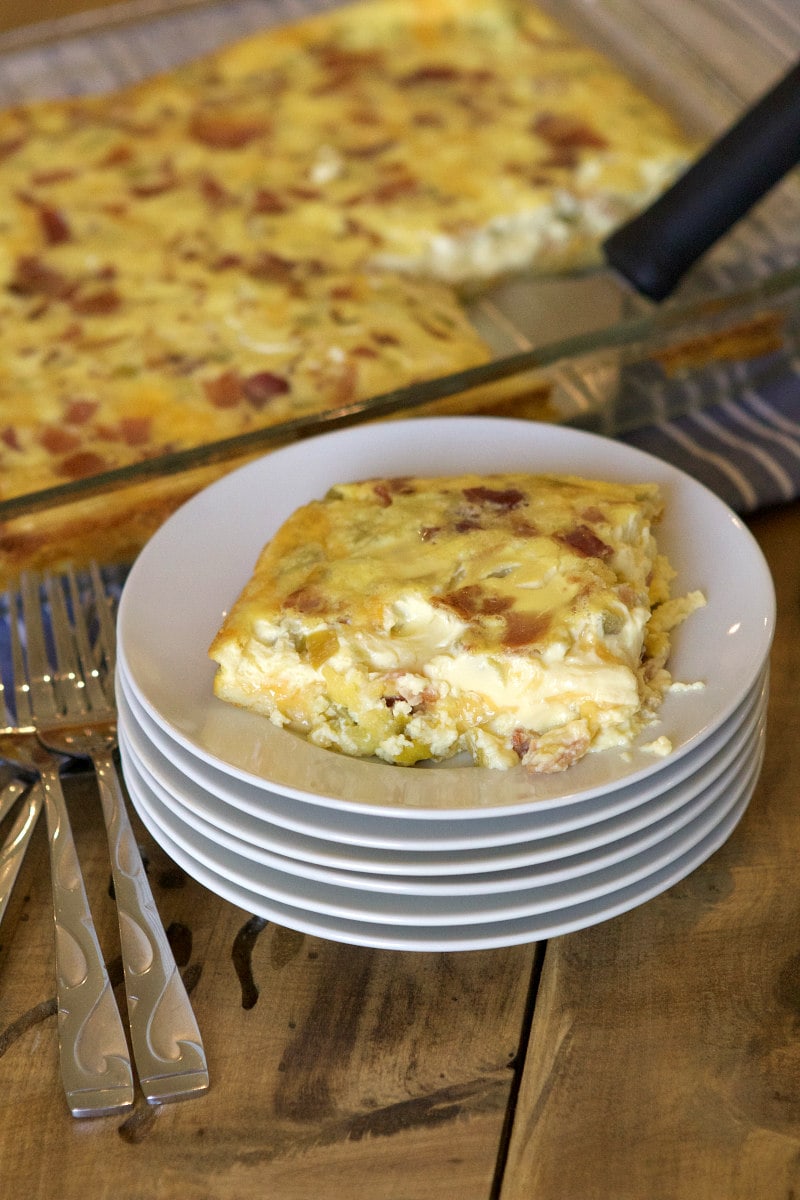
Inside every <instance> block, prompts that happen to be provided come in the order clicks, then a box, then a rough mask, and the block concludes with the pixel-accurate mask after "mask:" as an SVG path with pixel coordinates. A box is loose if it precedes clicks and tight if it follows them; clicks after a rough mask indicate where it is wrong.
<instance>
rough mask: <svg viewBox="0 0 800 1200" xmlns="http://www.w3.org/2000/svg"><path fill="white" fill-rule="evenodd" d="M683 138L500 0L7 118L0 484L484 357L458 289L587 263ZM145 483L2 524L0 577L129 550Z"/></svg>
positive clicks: (410, 0)
mask: <svg viewBox="0 0 800 1200" xmlns="http://www.w3.org/2000/svg"><path fill="white" fill-rule="evenodd" d="M693 151H694V147H693V146H692V145H691V144H690V143H689V142H688V141H687V140H686V138H685V137H684V136H683V135H682V134H681V133H680V131H679V130H678V129H677V128H676V127H675V125H674V124H673V122H672V121H671V120H670V118H669V117H668V116H667V114H665V113H664V112H663V111H661V109H660V108H659V107H658V106H657V105H655V104H654V103H652V102H651V101H650V100H648V99H647V98H645V97H644V96H643V95H642V94H641V93H639V92H638V91H637V89H636V88H635V87H634V86H633V85H632V84H631V83H630V82H629V81H628V80H626V79H625V78H623V77H622V76H621V75H620V73H619V72H618V71H617V70H616V69H615V68H614V67H613V66H611V64H610V63H608V62H607V61H606V60H604V59H603V58H601V57H600V56H599V55H597V54H595V53H594V52H593V51H591V50H589V49H587V48H586V47H584V46H581V45H580V44H578V43H577V42H576V41H575V40H574V38H572V37H571V36H569V35H568V34H567V33H566V32H565V31H564V30H563V29H561V28H560V27H559V26H558V25H556V24H554V23H553V22H552V21H551V20H550V19H549V18H548V17H545V16H544V15H543V14H541V13H539V12H538V11H537V10H536V9H535V8H534V7H533V6H532V5H530V4H528V3H526V2H525V3H521V2H517V0H458V2H457V3H456V2H455V0H370V2H368V3H361V4H355V5H349V6H344V7H340V8H336V9H334V10H332V11H330V12H327V13H324V14H321V15H319V16H315V17H313V18H310V19H308V20H305V21H301V22H299V23H296V24H293V25H289V26H286V27H284V28H280V29H272V30H268V31H266V32H263V33H256V34H254V35H252V36H251V37H249V38H246V39H245V40H243V41H242V42H240V43H237V44H235V45H233V46H230V47H227V48H223V49H221V50H219V51H218V52H216V53H214V54H211V55H209V56H207V57H205V58H203V59H201V60H198V61H196V62H193V63H189V64H187V65H185V66H181V67H179V68H176V69H175V70H173V71H171V72H169V73H168V74H164V75H160V76H157V77H155V78H153V79H150V80H147V81H145V82H144V83H142V84H139V85H137V86H134V87H130V88H126V89H124V90H121V91H119V92H117V93H115V94H112V95H107V96H87V97H81V98H71V99H65V100H63V101H53V102H42V103H33V104H27V105H18V106H15V107H14V108H13V109H9V110H8V111H6V112H3V113H0V405H1V406H2V413H3V417H2V425H0V496H3V497H8V496H14V495H19V494H25V493H26V492H31V491H35V490H37V489H39V488H44V487H48V486H50V485H52V484H58V483H63V482H67V481H71V480H76V479H81V478H84V477H86V476H90V475H94V474H96V473H98V472H100V471H104V470H109V469H114V468H117V467H121V466H124V465H126V464H128V463H132V462H137V461H139V460H141V459H145V458H148V459H152V458H154V457H156V456H158V455H159V454H161V453H164V452H168V451H170V450H174V449H180V448H183V447H187V446H192V445H197V444H199V443H202V442H206V441H210V440H216V439H222V438H226V437H233V436H235V435H237V434H239V433H246V432H248V431H250V430H253V429H256V428H259V427H261V426H264V425H271V424H275V423H277V422H281V421H284V420H287V419H291V418H293V417H298V416H302V415H304V414H307V413H309V412H314V411H319V410H323V409H331V408H333V409H335V408H338V407H341V406H342V405H346V404H350V403H352V402H353V401H357V400H360V399H366V398H368V397H370V396H374V395H376V394H379V393H381V392H385V391H390V390H393V389H395V388H399V387H402V386H403V385H406V384H409V383H412V382H414V381H416V380H419V379H422V378H430V377H435V376H441V375H446V374H449V373H451V372H454V371H458V370H460V369H462V368H464V367H468V366H472V365H475V364H477V363H480V362H483V361H485V360H486V359H487V358H488V357H489V354H490V351H489V349H488V347H487V346H486V345H485V343H484V342H483V340H482V338H481V337H480V336H479V334H478V333H477V332H476V330H475V329H473V328H472V326H471V324H470V322H469V321H468V319H467V317H466V315H465V310H464V307H463V302H462V300H461V299H460V298H459V295H458V294H457V293H456V291H454V290H453V287H452V286H451V285H455V286H456V287H458V288H470V289H471V288H475V287H481V286H485V285H486V284H487V283H488V282H489V281H491V280H493V279H495V278H497V277H498V276H502V275H504V274H506V273H508V272H519V271H523V270H528V269H531V270H536V271H550V270H553V269H554V268H557V269H565V268H569V267H572V266H575V265H584V264H585V263H586V262H588V261H590V260H591V259H592V258H593V257H595V256H596V253H597V246H598V243H599V240H600V239H601V238H602V237H603V236H604V235H605V234H606V233H607V232H608V230H609V229H610V228H611V227H612V226H613V225H614V224H616V223H618V222H619V221H621V220H623V219H624V218H625V217H626V216H628V215H629V214H630V213H632V212H633V211H635V210H637V209H638V208H640V207H641V206H642V205H643V204H644V203H646V201H647V200H648V199H649V198H650V197H651V196H653V195H654V194H655V193H656V192H657V191H658V190H659V189H660V188H661V187H662V185H663V184H664V183H666V182H667V180H668V179H669V178H671V177H672V176H673V175H674V174H675V173H676V172H677V171H678V170H679V169H680V168H681V167H682V166H683V165H685V163H686V162H687V161H688V160H689V159H690V158H691V156H692V154H693ZM186 494H187V482H186V481H185V480H180V481H176V482H175V486H174V501H173V506H174V504H176V503H178V502H179V501H180V500H182V499H184V498H185V495H186ZM161 495H162V501H161V503H159V504H157V505H154V506H153V508H152V509H151V514H152V520H151V522H150V524H149V525H148V524H147V522H145V521H144V517H143V514H142V512H141V506H140V504H139V500H138V497H137V496H133V497H127V496H125V494H124V493H123V494H120V495H118V496H114V497H111V498H107V499H106V501H105V505H104V506H101V508H100V511H98V509H97V506H93V505H87V506H84V507H83V508H78V509H74V510H72V511H71V512H70V513H68V514H66V515H65V516H64V518H63V520H60V519H59V518H58V516H57V515H55V514H52V513H51V514H46V515H44V516H37V517H35V518H23V519H21V520H20V521H15V522H12V523H11V525H10V526H9V527H8V529H7V530H5V531H3V533H2V535H0V575H2V574H4V573H10V572H12V571H16V570H19V569H20V567H24V566H26V565H28V566H29V565H42V564H43V562H44V561H45V559H46V557H47V555H48V554H50V555H52V554H53V553H55V552H56V551H55V550H54V549H51V550H50V551H48V550H47V547H48V546H50V547H51V548H54V547H57V548H59V551H60V550H62V549H63V550H64V552H67V550H68V551H69V553H70V555H71V556H73V557H77V558H85V557H87V555H88V556H91V555H102V556H103V557H106V558H107V557H109V556H111V557H114V556H116V555H118V554H119V553H120V551H121V550H122V549H123V548H125V549H127V548H128V546H129V545H130V547H133V548H135V546H136V544H137V539H139V541H140V540H141V538H142V537H143V536H145V535H146V533H147V532H148V531H150V530H151V529H152V528H153V527H154V522H155V523H157V521H158V520H160V519H162V518H163V516H164V515H165V512H166V511H168V509H169V495H168V488H167V487H166V485H164V484H162V486H161ZM112 526H113V527H115V528H116V530H117V532H116V534H115V535H114V536H112V532H113V528H112ZM81 530H83V534H81ZM81 536H83V540H84V542H85V545H83V546H82V544H81Z"/></svg>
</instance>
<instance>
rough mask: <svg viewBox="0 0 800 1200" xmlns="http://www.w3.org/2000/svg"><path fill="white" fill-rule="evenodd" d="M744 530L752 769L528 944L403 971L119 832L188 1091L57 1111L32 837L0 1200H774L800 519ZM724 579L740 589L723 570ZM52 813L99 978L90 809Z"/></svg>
mask: <svg viewBox="0 0 800 1200" xmlns="http://www.w3.org/2000/svg"><path fill="white" fill-rule="evenodd" d="M750 524H751V527H752V529H753V531H754V533H755V535H756V537H757V538H758V540H759V542H760V543H761V545H762V547H763V549H764V551H765V553H766V555H767V558H768V560H769V562H770V565H771V568H772V570H773V572H774V576H775V581H776V586H777V590H778V603H779V622H778V631H777V640H776V643H775V650H774V656H773V677H772V694H771V703H770V718H769V719H770V729H769V737H768V749H767V758H766V763H765V766H764V769H763V773H762V776H761V780H760V783H759V786H758V789H757V792H756V794H755V797H754V799H753V801H752V803H751V805H750V807H749V809H748V811H747V813H746V815H745V817H744V819H743V820H742V822H741V824H740V825H739V827H738V828H737V830H736V831H735V833H734V834H733V836H732V837H731V838H730V840H729V841H728V842H727V843H726V845H725V846H724V847H723V848H722V849H720V850H719V851H718V852H717V853H716V854H714V856H713V857H712V858H711V859H710V860H709V861H708V862H707V863H706V864H705V865H704V866H702V867H700V868H699V869H698V870H696V871H695V872H694V873H693V874H692V875H691V876H690V877H689V878H687V879H686V880H685V881H683V882H682V883H680V884H678V885H677V886H675V887H673V888H671V889H670V890H669V891H668V892H666V893H665V894H663V895H661V896H659V897H658V898H656V899H654V900H651V901H649V902H648V903H646V904H644V905H642V906H641V907H639V908H637V909H635V910H634V911H632V912H630V913H628V914H626V915H624V916H620V917H617V918H615V919H613V920H610V921H608V922H606V923H604V924H601V925H598V926H595V927H594V928H591V929H587V930H585V931H583V932H579V933H574V934H570V935H568V936H565V937H560V938H556V939H553V940H551V941H549V942H548V943H547V944H539V945H532V946H522V947H517V948H513V949H506V950H494V951H485V952H475V953H462V954H457V953H451V954H413V953H398V952H384V951H373V950H367V949H359V948H353V947H348V946H343V945H337V944H335V943H332V942H326V941H322V940H320V939H317V938H315V937H310V936H304V935H302V934H297V933H293V932H292V931H290V930H287V929H283V928H278V927H274V926H272V925H269V924H266V925H265V924H264V923H263V922H262V921H259V920H254V919H252V918H251V916H250V914H248V913H246V912H243V911H241V910H240V909H237V908H234V907H233V906H231V905H230V904H228V903H226V902H225V901H222V900H220V899H218V898H217V897H216V896H214V895H212V894H211V893H209V892H207V891H205V889H204V888H203V887H201V886H200V885H198V884H196V883H194V882H193V881H192V880H191V879H188V878H187V877H186V876H185V875H184V874H183V872H181V871H180V870H179V869H178V868H176V867H175V866H174V865H173V864H172V863H171V862H170V861H169V859H168V858H167V857H166V856H165V855H164V853H163V851H161V850H160V849H159V848H158V847H157V846H155V845H154V844H153V843H152V841H151V840H150V839H149V838H148V837H147V836H146V835H145V834H144V832H143V831H142V835H141V841H142V844H143V846H144V847H145V848H146V851H147V854H148V856H149V868H150V876H151V880H152V882H153V884H154V890H155V894H156V900H157V902H158V906H159V909H160V911H161V914H162V916H163V918H164V921H165V922H166V923H167V925H168V926H169V927H170V932H171V936H172V939H173V942H174V945H175V948H176V953H177V955H178V957H179V961H180V963H181V966H182V969H183V971H184V974H185V978H186V980H187V982H188V983H189V984H190V986H191V990H192V997H193V1001H194V1005H195V1009H196V1012H197V1015H198V1019H199V1021H200V1024H201V1028H202V1030H203V1034H204V1037H205V1041H206V1047H207V1050H208V1055H209V1063H210V1070H211V1074H212V1088H211V1090H210V1092H209V1093H208V1095H207V1096H205V1097H204V1098H202V1099H198V1100H195V1101H191V1102H188V1103H184V1104H181V1105H173V1106H167V1107H164V1108H161V1109H149V1108H148V1107H147V1106H146V1105H145V1104H144V1102H142V1101H140V1102H139V1103H137V1105H136V1107H135V1108H134V1110H133V1111H132V1112H131V1113H130V1115H128V1116H126V1117H123V1118H119V1117H117V1118H103V1119H97V1120H88V1121H75V1120H73V1119H72V1118H71V1117H70V1116H69V1115H68V1113H67V1110H66V1107H65V1104H64V1100H63V1097H62V1095H61V1092H60V1087H59V1081H58V1068H57V1055H56V1020H55V1005H54V999H53V946H52V938H53V933H52V918H51V908H50V898H49V878H48V866H47V854H46V846H45V838H44V827H43V825H42V827H41V828H39V829H38V830H37V832H36V836H35V841H34V843H33V844H32V846H31V850H30V852H29V855H28V858H27V860H26V862H25V864H24V866H23V870H22V874H21V876H20V879H19V881H18V885H17V888H16V891H15V894H14V896H13V899H12V902H11V905H10V907H9V910H8V912H7V914H6V919H5V922H4V924H3V927H2V929H1V930H0V943H1V944H0V1188H2V1195H3V1196H8V1197H12V1196H14V1197H17V1196H19V1197H25V1198H26V1200H34V1198H42V1200H44V1198H46V1200H50V1198H52V1200H104V1198H106V1197H108V1198H109V1200H110V1198H112V1197H113V1198H114V1200H162V1198H163V1200H167V1198H169V1200H264V1198H265V1197H271V1198H274V1200H308V1198H309V1197H323V1198H325V1200H451V1198H452V1200H489V1198H490V1197H496V1198H500V1200H523V1198H524V1200H532V1198H535V1200H594V1198H597V1200H706V1198H708V1200H762V1198H763V1200H775V1198H777V1197H790V1196H793V1195H797V1194H798V1193H800V886H798V876H799V872H798V862H799V861H800V804H798V802H797V789H798V781H799V780H800V738H798V731H799V730H800V699H798V688H797V679H798V677H800V556H798V553H797V548H798V545H799V544H800V504H795V505H791V506H788V507H786V508H782V509H780V510H776V511H773V512H769V513H764V514H760V515H758V516H757V517H755V518H754V519H753V520H752V521H751V522H750ZM742 586H743V587H746V586H747V580H746V579H743V580H742ZM72 790H73V792H74V797H73V799H72V812H73V817H74V822H75V827H76V835H77V837H78V840H79V849H80V853H81V856H82V860H83V862H84V866H85V869H86V873H87V877H88V886H89V891H90V896H91V900H92V903H93V906H94V909H95V912H96V915H97V920H98V925H99V932H100V936H101V940H102V942H103V945H104V948H105V949H106V954H107V957H108V960H109V963H110V967H111V970H112V972H114V973H115V977H116V978H117V979H119V976H120V972H119V965H118V959H117V954H118V946H117V945H116V943H115V913H114V909H113V905H112V902H111V900H110V898H109V892H108V882H109V881H108V874H109V873H108V860H107V855H106V851H105V848H104V843H103V835H102V833H101V822H100V817H99V808H98V803H97V800H96V797H95V793H94V790H93V785H92V784H91V781H90V780H76V781H73V788H72Z"/></svg>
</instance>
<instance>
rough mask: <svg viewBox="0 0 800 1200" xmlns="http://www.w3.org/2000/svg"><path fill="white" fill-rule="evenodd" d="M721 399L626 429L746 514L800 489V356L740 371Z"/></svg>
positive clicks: (632, 441) (631, 439)
mask: <svg viewBox="0 0 800 1200" xmlns="http://www.w3.org/2000/svg"><path fill="white" fill-rule="evenodd" d="M740 375H741V378H740V381H739V385H738V386H737V387H736V389H735V391H733V392H732V393H731V396H730V398H728V399H726V400H724V401H722V402H721V403H717V404H713V405H711V406H710V407H707V408H704V409H701V410H700V411H697V412H692V413H689V414H687V415H685V416H679V417H675V418H673V419H671V420H669V421H663V422H660V423H658V424H653V425H648V426H646V427H643V428H641V429H636V430H633V431H631V432H629V433H626V434H623V435H622V438H621V440H623V441H625V442H627V443H628V444H629V445H632V446H637V447H638V448H639V449H641V450H646V451H647V452H648V453H649V454H653V455H654V456H656V457H657V458H661V459H664V460H666V461H667V462H671V463H672V464H673V465H674V466H676V467H678V468H680V470H682V471H685V472H686V473H687V474H688V475H691V476H693V477H694V478H695V479H698V480H699V481H700V482H701V483H704V484H705V485H706V486H707V487H709V488H710V489H711V490H712V491H714V492H716V493H717V495H719V496H720V497H721V498H722V499H723V500H724V501H725V502H726V503H727V504H728V505H730V507H731V508H733V509H734V510H735V511H736V512H738V513H741V514H747V513H753V512H755V511H756V510H757V509H761V508H767V507H769V506H771V505H775V504H782V503H786V502H788V501H790V500H794V499H796V498H797V497H798V496H800V362H798V361H797V359H795V358H794V357H790V356H788V355H784V354H780V355H774V356H772V357H770V358H767V359H762V360H760V361H759V362H758V363H757V364H756V365H754V366H753V367H751V368H747V369H742V370H741V371H740Z"/></svg>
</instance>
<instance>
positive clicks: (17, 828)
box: [0, 779, 44, 921]
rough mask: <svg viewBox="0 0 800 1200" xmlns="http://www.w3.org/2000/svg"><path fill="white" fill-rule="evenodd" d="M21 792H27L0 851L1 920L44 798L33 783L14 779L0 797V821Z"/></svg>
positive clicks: (40, 788) (39, 789)
mask: <svg viewBox="0 0 800 1200" xmlns="http://www.w3.org/2000/svg"><path fill="white" fill-rule="evenodd" d="M24 792H28V795H27V797H26V799H25V802H24V804H23V805H22V806H21V808H20V811H19V812H18V813H17V816H16V818H15V820H14V824H13V825H12V827H11V829H10V831H9V834H8V837H7V839H6V841H5V843H4V845H3V848H2V850H0V921H2V920H3V917H4V916H5V912H6V909H7V908H8V902H9V900H10V898H11V893H12V891H13V890H14V884H15V883H16V880H17V875H18V874H19V869H20V866H21V865H22V860H23V858H24V857H25V851H26V850H27V848H28V842H29V841H30V840H31V835H32V834H33V831H34V829H35V828H36V822H37V821H38V819H39V813H40V812H41V811H42V803H43V800H44V795H43V792H42V787H41V784H39V783H35V784H33V785H32V786H31V785H30V784H28V783H22V782H21V781H19V780H16V779H15V780H12V781H11V783H9V784H7V785H6V787H5V788H4V789H3V794H2V797H0V820H1V819H3V818H4V817H5V816H6V815H7V813H9V812H10V811H11V809H12V808H13V805H14V803H15V802H16V800H17V799H18V798H19V797H20V796H21V795H23V793H24Z"/></svg>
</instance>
